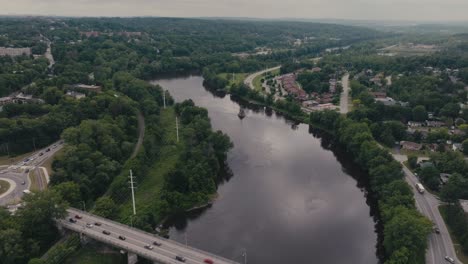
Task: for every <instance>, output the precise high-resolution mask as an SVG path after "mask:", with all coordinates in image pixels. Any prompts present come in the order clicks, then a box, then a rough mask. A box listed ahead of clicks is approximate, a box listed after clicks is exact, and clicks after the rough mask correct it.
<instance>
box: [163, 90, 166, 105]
mask: <svg viewBox="0 0 468 264" xmlns="http://www.w3.org/2000/svg"><path fill="white" fill-rule="evenodd" d="M163 103H164V109H166V90H163Z"/></svg>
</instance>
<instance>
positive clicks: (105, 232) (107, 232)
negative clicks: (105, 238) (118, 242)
mask: <svg viewBox="0 0 468 264" xmlns="http://www.w3.org/2000/svg"><path fill="white" fill-rule="evenodd" d="M102 233H103V234H104V235H110V232H109V231H107V230H103V231H102Z"/></svg>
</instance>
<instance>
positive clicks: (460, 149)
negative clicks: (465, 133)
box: [452, 143, 463, 151]
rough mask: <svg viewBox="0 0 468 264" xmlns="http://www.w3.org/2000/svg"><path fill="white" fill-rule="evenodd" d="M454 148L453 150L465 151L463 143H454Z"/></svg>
mask: <svg viewBox="0 0 468 264" xmlns="http://www.w3.org/2000/svg"><path fill="white" fill-rule="evenodd" d="M452 150H453V151H463V145H462V144H461V143H453V145H452Z"/></svg>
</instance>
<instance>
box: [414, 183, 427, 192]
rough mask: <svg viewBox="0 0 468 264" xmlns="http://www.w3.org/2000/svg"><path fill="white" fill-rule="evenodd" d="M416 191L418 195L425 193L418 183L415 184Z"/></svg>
mask: <svg viewBox="0 0 468 264" xmlns="http://www.w3.org/2000/svg"><path fill="white" fill-rule="evenodd" d="M416 189H417V190H418V192H419V193H420V194H423V193H424V191H425V189H424V186H423V185H422V184H420V183H416Z"/></svg>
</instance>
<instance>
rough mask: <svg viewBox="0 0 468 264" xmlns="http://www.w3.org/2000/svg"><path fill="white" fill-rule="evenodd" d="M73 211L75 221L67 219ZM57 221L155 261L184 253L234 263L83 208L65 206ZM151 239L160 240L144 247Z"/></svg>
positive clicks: (191, 262) (171, 263) (197, 259)
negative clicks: (84, 210) (121, 238)
mask: <svg viewBox="0 0 468 264" xmlns="http://www.w3.org/2000/svg"><path fill="white" fill-rule="evenodd" d="M76 215H80V216H81V217H82V219H76V218H75V219H76V220H77V222H76V223H71V222H69V221H68V219H69V218H73V217H75V216H76ZM96 222H100V223H101V224H102V225H101V226H96V225H94V226H93V227H91V228H87V227H86V224H87V223H90V224H94V223H96ZM59 223H60V224H61V225H62V226H63V227H65V228H67V229H70V230H73V231H76V232H80V233H82V234H84V235H85V236H87V237H91V238H93V239H94V240H98V241H101V242H103V243H106V244H109V245H113V246H115V247H118V248H121V249H124V250H127V251H128V252H132V253H135V254H137V255H139V256H141V257H144V258H147V259H149V260H152V261H158V262H160V263H165V264H166V263H167V264H180V263H181V262H179V261H177V260H175V257H176V256H183V257H184V258H186V263H188V264H201V263H204V260H205V259H207V258H208V259H211V260H213V262H214V263H219V264H234V263H236V262H234V261H231V260H227V259H224V258H221V257H219V256H215V255H213V254H210V253H207V252H203V251H201V250H198V249H195V248H191V247H187V246H185V245H182V244H180V243H177V242H174V241H171V240H168V239H163V238H160V237H157V236H154V235H152V234H149V233H146V232H143V231H141V230H137V229H134V228H131V227H128V226H125V225H122V224H119V223H116V222H113V221H110V220H107V219H104V218H101V217H98V216H94V215H91V214H88V213H85V212H83V211H80V210H77V209H72V208H70V209H69V210H68V216H67V217H66V218H65V219H64V220H60V221H59ZM104 230H107V231H109V232H110V235H105V234H103V233H102V231H104ZM119 235H122V236H125V238H126V239H125V240H120V239H119V238H118V237H119ZM154 241H158V242H159V243H161V246H154V248H153V249H152V250H149V249H146V248H144V246H145V245H147V244H152V243H153V242H154Z"/></svg>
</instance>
